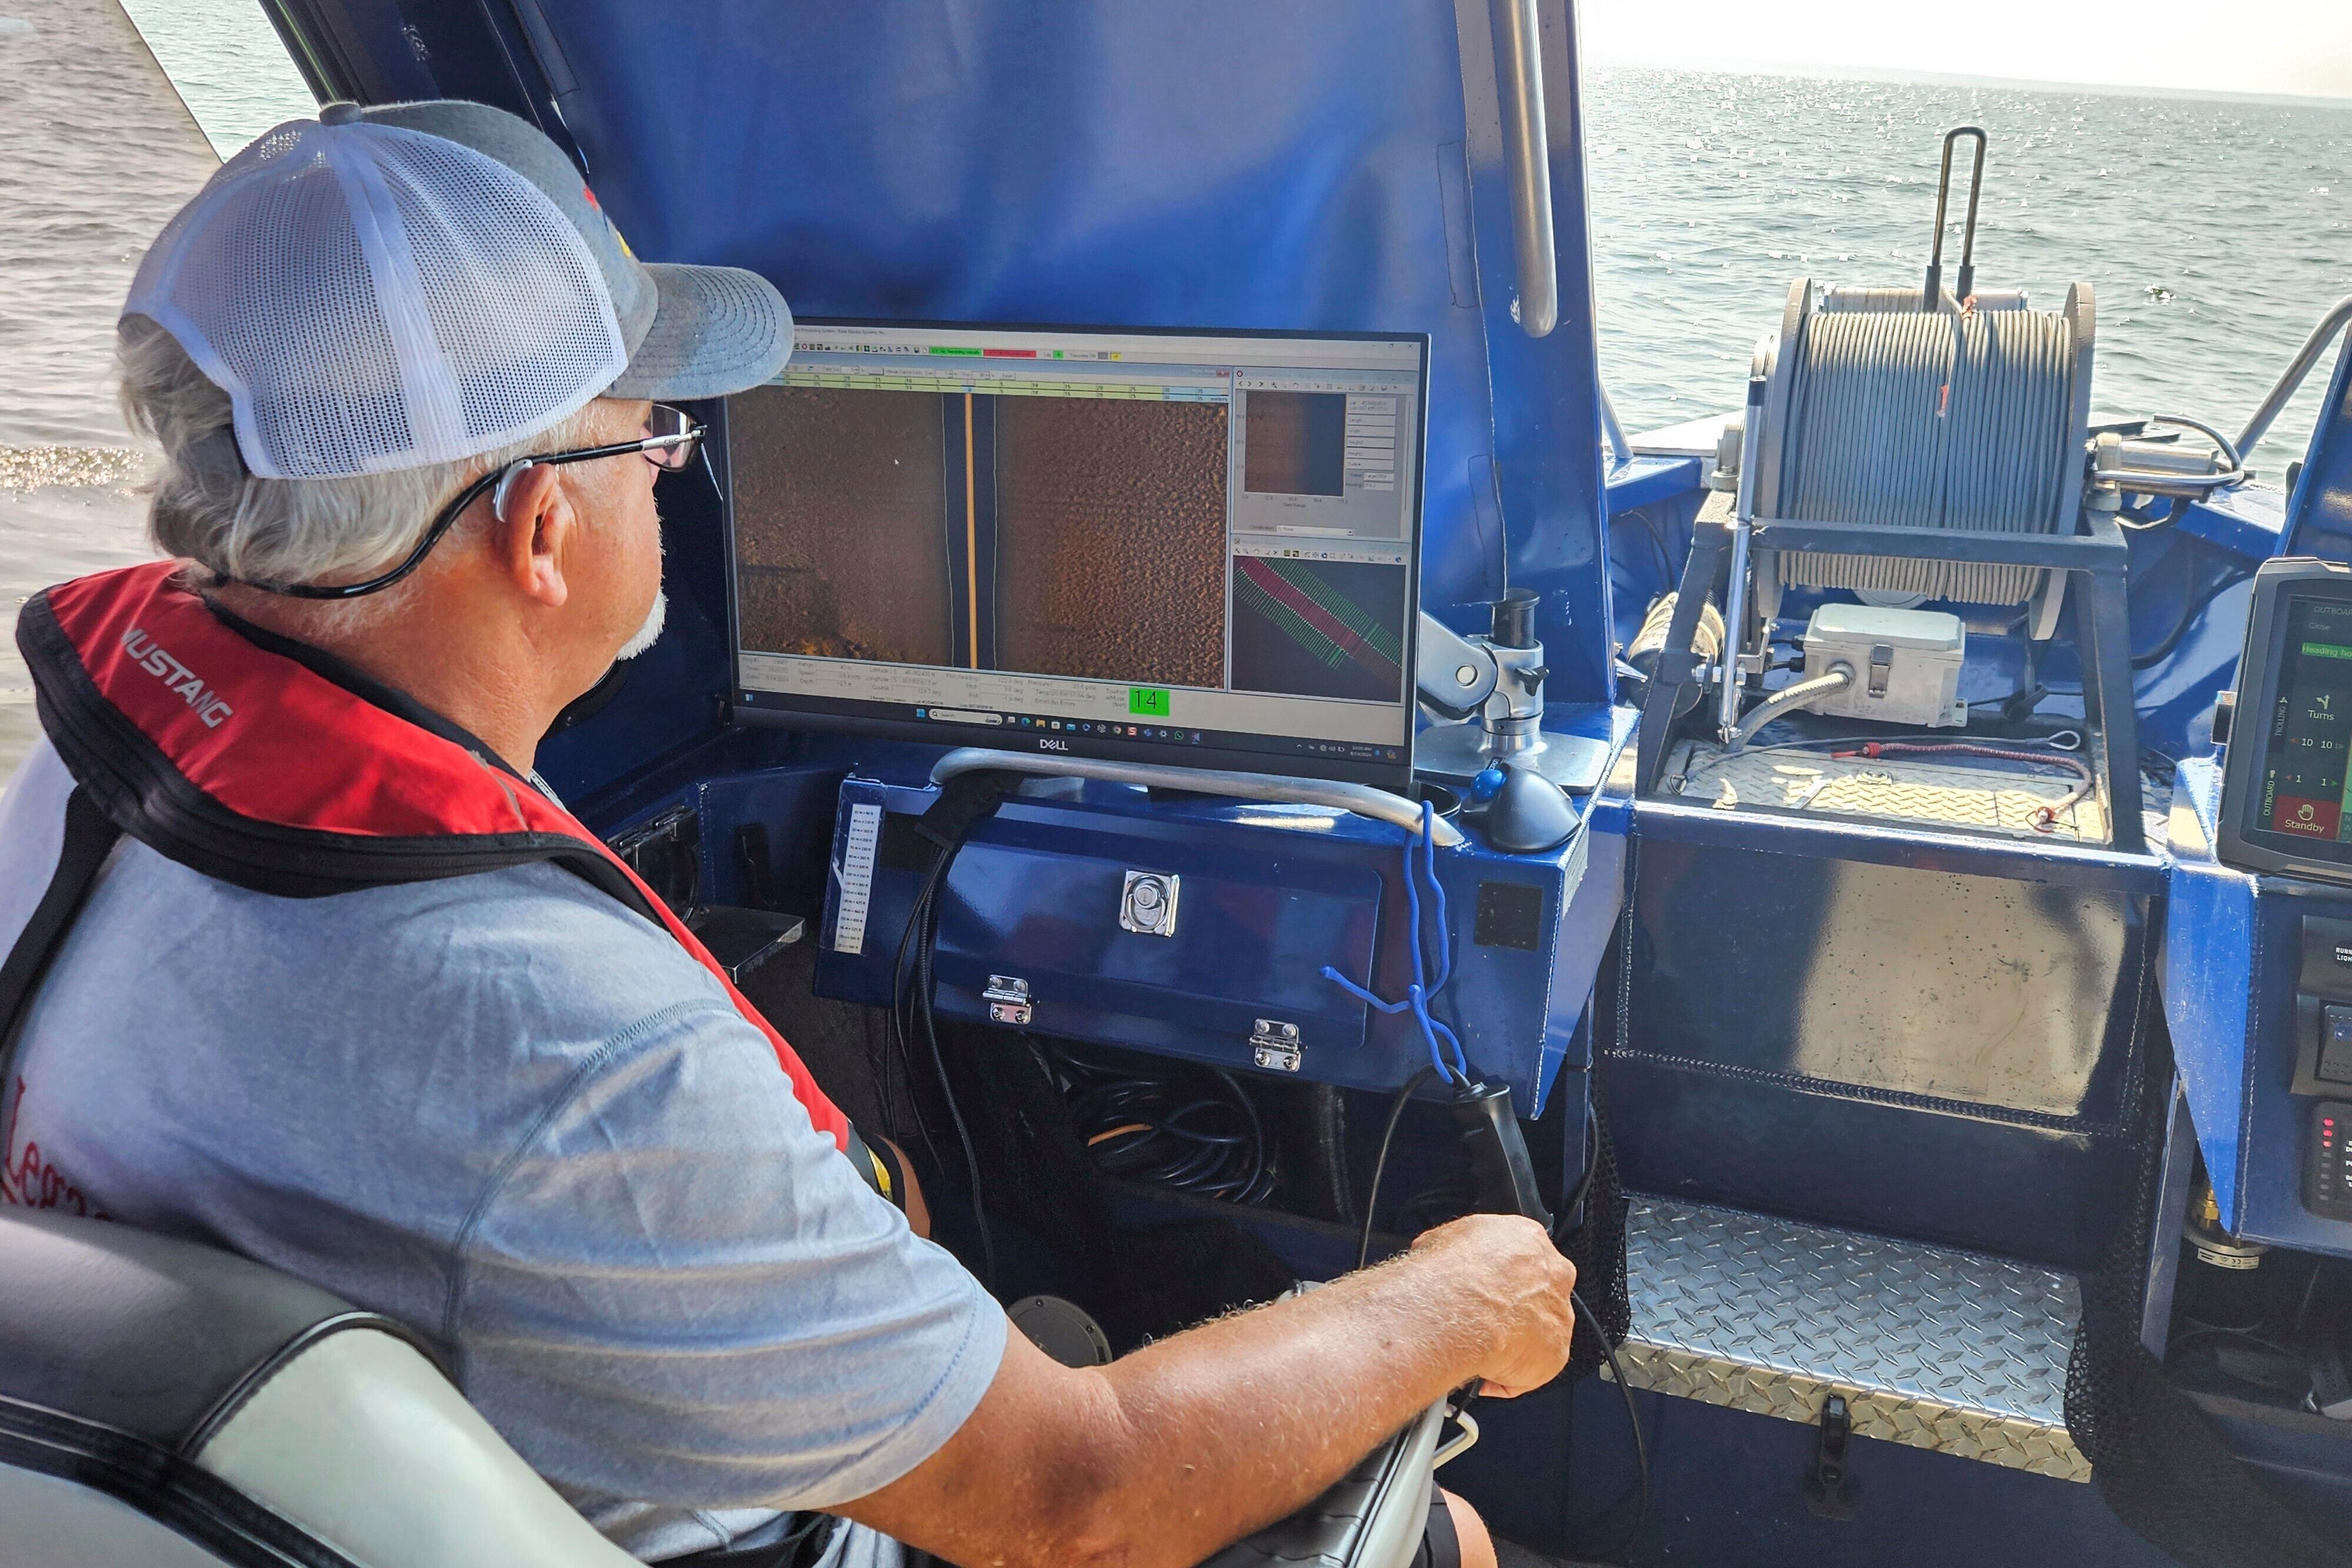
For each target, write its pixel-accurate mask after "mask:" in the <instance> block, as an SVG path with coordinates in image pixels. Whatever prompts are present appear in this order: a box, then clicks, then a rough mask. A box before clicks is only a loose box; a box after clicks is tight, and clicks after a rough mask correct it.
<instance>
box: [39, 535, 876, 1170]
mask: <svg viewBox="0 0 2352 1568" xmlns="http://www.w3.org/2000/svg"><path fill="white" fill-rule="evenodd" d="M16 646H17V647H18V648H19V649H21V650H22V652H23V653H24V656H25V661H26V664H27V665H28V666H30V667H31V669H32V675H33V683H34V691H35V696H36V699H37V702H38V705H39V710H40V718H41V726H42V728H43V729H44V730H45V731H47V733H48V737H49V741H50V742H51V744H53V745H55V746H56V747H57V750H58V755H59V757H60V758H62V759H63V761H64V763H65V765H66V769H67V771H68V773H71V774H72V775H73V778H74V782H75V785H76V788H75V791H74V799H73V800H72V801H71V802H69V804H68V812H67V816H68V823H67V835H66V847H65V851H64V855H63V857H62V859H61V863H60V865H59V868H58V875H57V878H56V879H54V880H53V882H52V884H51V892H50V896H49V897H47V898H45V899H44V900H42V905H41V907H40V908H39V909H38V910H36V912H35V914H34V917H33V920H32V921H31V922H30V924H29V925H28V927H27V929H26V932H25V934H24V936H23V937H21V938H20V939H19V940H18V942H17V944H16V949H15V950H14V951H13V952H11V953H10V954H9V957H8V959H7V961H6V963H5V965H0V1003H6V1002H12V1001H13V1002H14V1003H16V1005H19V1006H20V1005H22V1004H23V1003H24V1001H26V999H28V998H29V995H30V993H31V989H32V987H33V986H34V985H36V984H37V983H38V980H39V977H40V972H41V971H42V970H43V969H45V968H46V966H47V957H48V953H49V952H52V951H54V949H55V946H56V944H57V941H58V938H59V937H61V935H62V933H63V931H64V929H65V928H66V926H68V924H70V922H71V921H72V919H73V917H74V915H75V914H76V913H77V912H78V911H79V905H80V902H81V900H82V898H83V897H84V896H85V895H86V894H87V891H88V886H89V882H90V881H91V880H93V879H94V878H95V874H96V870H97V862H98V861H100V860H102V859H103V858H104V851H105V848H106V847H108V846H110V845H111V843H112V842H113V838H114V837H115V835H117V834H124V835H128V836H129V837H132V838H135V839H137V840H138V841H139V842H140V843H142V844H144V845H146V846H147V847H149V848H151V849H153V850H154V851H155V852H156V853H158V854H160V855H163V856H164V857H165V858H169V859H172V860H175V861H177V862H179V863H180V864H181V865H184V866H186V867H188V868H191V869H193V870H195V871H199V872H201V873H203V874H204V875H205V876H207V877H212V878H215V879H218V880H221V881H224V882H228V883H230V884H232V885H234V886H236V887H239V888H244V889H249V890H251V891H254V892H257V893H268V894H274V895H277V896H279V897H284V898H319V897H323V896H326V895H329V894H333V893H341V892H351V891H355V890H357V889H362V888H373V887H384V886H388V885H392V884H397V883H404V882H417V881H425V880H430V879H436V878H442V877H459V876H464V875H467V874H468V873H470V872H476V871H487V870H494V869H498V868H503V867H508V866H519V865H523V864H526V863H529V862H531V861H537V860H547V861H552V862H554V863H555V864H557V865H560V866H562V867H563V868H565V869H567V870H570V871H572V872H574V873H576V874H577V875H578V876H580V877H581V878H582V879H584V880H586V881H588V882H589V883H591V884H593V886H595V887H597V888H598V889H602V890H603V891H604V892H606V893H609V894H611V895H612V896H613V897H614V898H615V899H617V900H620V901H621V902H622V903H623V904H625V905H626V906H627V907H628V908H630V909H633V910H636V911H637V912H638V913H639V914H641V915H644V916H645V917H646V919H648V920H653V921H659V922H660V923H661V924H662V925H663V926H664V927H666V928H667V930H668V931H669V933H670V935H672V936H673V937H675V938H677V942H678V943H679V945H680V946H682V947H684V948H685V949H686V951H687V952H689V953H691V954H692V955H693V956H694V958H695V960H696V962H697V963H700V964H701V965H702V966H703V967H704V968H706V969H708V970H709V971H710V973H712V974H713V975H715V976H717V977H718V980H719V984H721V985H723V986H725V987H726V988H727V994H728V996H729V998H730V1000H731V1001H733V1003H734V1004H735V1007H736V1010H737V1011H738V1012H740V1013H741V1014H742V1015H743V1017H744V1020H745V1021H746V1022H748V1023H749V1024H751V1026H752V1027H754V1028H756V1029H758V1030H759V1031H760V1032H761V1034H763V1035H765V1036H766V1037H768V1039H769V1041H770V1043H771V1044H772V1045H773V1046H774V1047H775V1051H776V1060H777V1062H778V1063H779V1064H781V1065H782V1068H783V1070H784V1073H785V1076H786V1077H788V1078H789V1079H791V1080H792V1086H793V1095H794V1097H795V1098H796V1099H798V1100H799V1101H800V1102H801V1104H802V1106H803V1107H804V1108H805V1109H806V1110H807V1111H808V1114H809V1120H810V1121H812V1122H814V1124H815V1126H816V1128H817V1130H818V1131H821V1132H824V1133H825V1134H826V1135H827V1136H829V1137H831V1138H832V1139H833V1140H834V1142H835V1144H836V1145H837V1146H839V1147H840V1148H841V1149H842V1150H843V1151H844V1152H851V1151H852V1148H853V1141H854V1138H855V1135H854V1134H853V1133H852V1132H851V1131H850V1127H849V1122H848V1120H847V1119H846V1118H845V1117H844V1116H843V1115H842V1113H841V1112H840V1110H837V1109H835V1106H834V1104H833V1102H832V1101H831V1100H828V1099H827V1098H825V1095H824V1091H823V1090H822V1089H818V1088H817V1086H816V1083H815V1080H814V1079H812V1078H811V1077H810V1076H809V1071H808V1068H806V1067H804V1066H803V1065H802V1062H801V1059H800V1058H799V1057H798V1056H797V1055H796V1054H794V1052H793V1048H792V1047H791V1046H789V1045H787V1044H786V1043H785V1041H784V1038H783V1037H782V1035H780V1034H778V1033H777V1032H776V1030H775V1028H774V1026H772V1025H771V1024H769V1022H768V1021H767V1020H766V1019H765V1018H763V1017H761V1016H760V1013H759V1010H758V1009H757V1008H755V1007H753V1006H752V1005H751V1004H750V1003H749V1002H748V1001H746V1000H744V998H743V995H742V994H741V993H740V992H739V991H737V990H736V989H735V986H734V984H733V983H732V982H730V980H729V979H728V978H727V974H726V972H725V971H724V970H722V969H721V968H720V967H719V963H718V961H717V960H715V959H713V958H712V957H711V956H710V953H709V950H708V949H706V948H705V947H704V946H703V945H702V943H701V942H699V941H698V940H697V939H696V937H695V935H694V933H693V932H692V931H688V929H687V928H686V925H685V924H684V922H682V921H680V920H679V919H678V918H677V915H676V914H674V913H672V912H671V910H670V909H669V908H668V906H667V905H666V904H664V903H663V902H662V900H660V899H658V898H656V896H655V895H654V893H653V892H652V890H651V889H648V888H647V887H646V885H645V883H644V882H642V881H641V880H639V879H638V878H637V875H636V873H635V872H634V871H632V870H630V869H629V868H628V867H627V866H626V865H625V864H624V863H623V862H622V861H621V859H620V858H618V857H617V856H615V855H614V853H613V852H612V850H610V849H609V848H607V847H605V846H604V843H603V841H601V840H600V839H598V838H597V837H596V836H595V835H594V834H593V833H591V832H589V831H588V829H587V828H585V827H583V826H581V824H580V823H579V822H578V821H577V820H575V819H574V818H573V817H572V814H571V813H569V812H567V811H565V810H564V809H563V808H562V806H560V805H556V804H555V803H554V802H553V801H551V800H550V799H549V798H548V797H547V796H546V795H542V794H541V793H540V792H539V790H537V789H536V788H534V787H532V786H531V784H529V783H528V782H527V781H525V780H524V779H522V778H520V776H518V775H517V774H515V773H512V772H511V771H509V769H508V768H507V767H506V766H505V765H504V764H503V763H500V762H499V761H498V760H497V759H496V758H495V757H493V756H492V755H490V754H489V752H488V748H487V747H483V746H481V745H480V744H479V743H478V742H472V741H471V738H470V737H468V736H467V735H465V733H464V732H463V731H458V730H456V729H455V727H454V726H450V725H448V724H446V721H440V720H438V719H437V718H436V716H435V715H433V714H431V713H429V712H427V711H425V710H423V709H421V708H418V707H416V705H415V704H414V703H411V702H409V701H408V700H406V699H404V698H403V697H401V696H400V695H399V694H398V693H395V692H390V691H388V690H383V689H375V690H373V691H372V692H371V694H370V695H369V696H362V695H361V694H360V692H359V691H358V690H355V689H353V688H354V687H361V688H366V687H368V686H370V685H371V684H372V683H368V682H367V681H366V680H365V678H364V677H360V676H358V675H357V673H356V672H355V671H349V670H345V669H341V668H338V662H339V661H335V660H333V659H331V658H330V657H329V656H327V655H324V654H320V653H319V652H318V651H317V650H315V649H311V648H308V647H303V646H302V645H300V644H297V643H291V642H288V641H286V640H285V639H283V638H279V637H272V636H270V635H269V634H268V633H267V632H263V631H260V630H259V629H258V628H255V627H237V626H232V625H231V624H230V618H229V617H227V616H226V613H225V612H223V611H221V610H219V609H217V608H216V607H215V606H214V605H208V604H206V603H205V601H204V599H202V598H201V597H199V596H198V595H196V594H195V593H194V592H193V591H191V590H190V589H189V588H188V587H187V586H186V585H185V584H184V583H183V582H182V581H181V580H180V568H179V566H178V565H177V563H173V562H168V561H163V562H156V563H152V564H150V565H144V566H132V567H127V568H124V569H122V570H120V571H114V572H101V573H99V574H96V575H94V576H89V577H82V578H78V579H76V580H75V581H73V582H70V583H67V584H61V585H59V586H58V587H55V588H50V589H47V590H46V591H45V592H43V593H40V594H37V595H34V596H33V598H32V599H31V600H30V601H29V602H27V603H26V605H25V608H24V611H23V614H22V615H21V616H19V617H18V620H17V624H16ZM324 671H332V675H333V678H331V675H330V674H329V673H323V672H324ZM371 698H373V700H371ZM85 862H86V864H83V863H85ZM77 878H78V879H79V882H80V886H79V887H73V886H70V885H69V884H71V883H73V882H74V881H75V880H76V879H77ZM15 1011H16V1008H15V1007H0V1014H5V1013H14V1012H15ZM859 1152H862V1151H859ZM853 1157H854V1155H853Z"/></svg>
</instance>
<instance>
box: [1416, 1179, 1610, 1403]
mask: <svg viewBox="0 0 2352 1568" xmlns="http://www.w3.org/2000/svg"><path fill="white" fill-rule="evenodd" d="M1412 1251H1413V1254H1414V1255H1415V1256H1421V1255H1423V1254H1426V1255H1429V1256H1431V1257H1433V1258H1441V1259H1443V1260H1444V1264H1445V1266H1446V1267H1447V1268H1448V1269H1449V1270H1451V1271H1452V1272H1453V1273H1454V1275H1455V1277H1456V1279H1457V1281H1458V1282H1457V1283H1456V1285H1455V1286H1454V1289H1457V1290H1459V1291H1461V1292H1462V1294H1463V1296H1464V1297H1465V1309H1467V1308H1468V1307H1469V1303H1470V1302H1472V1301H1475V1302H1477V1303H1478V1304H1479V1306H1480V1307H1481V1308H1483V1310H1484V1311H1485V1312H1486V1315H1487V1316H1488V1317H1489V1318H1490V1320H1491V1321H1493V1323H1494V1324H1495V1334H1494V1338H1493V1340H1492V1342H1491V1343H1492V1351H1491V1353H1490V1354H1489V1355H1488V1357H1487V1358H1486V1360H1484V1361H1483V1362H1482V1363H1480V1365H1479V1367H1478V1376H1479V1377H1480V1378H1481V1379H1482V1380H1483V1384H1484V1386H1483V1387H1482V1389H1481V1390H1480V1392H1482V1393H1484V1394H1489V1395H1491V1396H1493V1397H1495V1398H1497V1399H1513V1398H1516V1397H1517V1396H1518V1395H1520V1394H1525V1393H1527V1392H1528V1390H1530V1389H1536V1388H1541V1387H1542V1386H1543V1385H1544V1384H1547V1383H1549V1382H1550V1381H1551V1380H1552V1379H1553V1378H1555V1377H1558V1376H1559V1372H1560V1368H1562V1367H1564V1366H1566V1365H1567V1364H1568V1351H1569V1340H1570V1336H1571V1335H1572V1334H1573V1333H1574V1331H1575V1329H1576V1311H1575V1309H1574V1308H1573V1307H1572V1306H1571V1305H1570V1302H1569V1292H1570V1290H1572V1289H1575V1288H1576V1265H1575V1264H1573V1263H1570V1261H1569V1260H1568V1259H1567V1258H1563V1257H1561V1256H1560V1253H1559V1248H1558V1247H1554V1246H1553V1245H1552V1244H1551V1237H1549V1236H1546V1235H1545V1234H1544V1229H1543V1226H1539V1225H1538V1224H1537V1223H1536V1222H1535V1221H1533V1220H1531V1219H1523V1218H1521V1217H1520V1216H1519V1215H1501V1214H1474V1215H1465V1216H1464V1217H1462V1218H1461V1219H1457V1220H1454V1221H1453V1222H1452V1223H1451V1224H1448V1225H1441V1226H1438V1227H1437V1228H1436V1229H1434V1230H1425V1231H1423V1232H1422V1233H1421V1234H1420V1235H1419V1236H1417V1237H1414V1238H1413V1243H1412Z"/></svg>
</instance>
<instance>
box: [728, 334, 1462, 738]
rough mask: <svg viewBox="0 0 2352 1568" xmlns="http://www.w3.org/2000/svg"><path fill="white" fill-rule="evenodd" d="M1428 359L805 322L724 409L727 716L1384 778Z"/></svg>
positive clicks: (1175, 338)
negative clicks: (777, 360) (766, 374)
mask: <svg viewBox="0 0 2352 1568" xmlns="http://www.w3.org/2000/svg"><path fill="white" fill-rule="evenodd" d="M1427 372H1428V341H1427V340H1426V339H1425V338H1423V337H1419V336H1412V335H1399V336H1344V335H1321V336H1308V335H1304V334H1288V333H1250V332H1204V333H1183V332H1163V331H1141V330H1135V329H1071V328H1053V329H1029V328H1006V327H977V326H965V327H951V326H924V325H917V324H909V323H905V322H894V323H879V324H877V323H851V322H838V321H832V322H826V321H803V322H801V323H799V324H798V326H797V327H796V329H795V342H794V347H793V358H792V362H791V363H790V364H788V365H787V366H786V367H785V369H784V371H783V374H782V375H780V376H779V377H778V378H777V379H776V381H775V382H774V383H772V384H770V385H767V386H762V387H757V388H754V389H752V390H751V391H750V392H746V393H742V394H740V395H737V396H735V397H733V398H730V399H729V401H728V405H727V411H726V416H725V418H726V447H727V456H728V465H729V469H730V485H729V489H730V506H731V509H732V529H731V534H732V545H733V571H734V577H735V616H736V665H737V689H736V691H735V693H734V695H735V699H736V712H737V716H738V718H739V719H742V720H745V721H751V722H761V721H766V722H777V723H787V724H793V725H798V726H803V727H816V728H848V729H857V730H863V731H873V732H880V733H889V734H898V735H903V736H906V737H908V738H913V739H920V740H928V741H933V742H940V743H945V744H955V745H987V746H996V747H1003V748H1007V749H1016V750H1022V751H1045V752H1067V753H1070V754H1073V755H1089V756H1097V757H1112V758H1120V759H1127V760H1133V761H1146V762H1157V763H1182V764H1188V765H1197V766H1204V767H1223V768H1241V769H1246V770H1250V771H1255V772H1260V773H1288V774H1307V775H1314V776H1321V777H1332V778H1344V779H1356V780H1360V781H1363V782H1367V783H1375V784H1391V785H1396V784H1402V783H1403V782H1404V781H1405V779H1406V778H1407V776H1408V775H1409V773H1410V771H1411V766H1412V721H1413V711H1414V696H1413V683H1412V658H1413V630H1414V620H1415V616H1414V610H1415V607H1416V605H1417V604H1418V571H1419V559H1420V550H1421V454H1422V435H1423V408H1424V405H1425V403H1426V392H1427V378H1428V377H1427Z"/></svg>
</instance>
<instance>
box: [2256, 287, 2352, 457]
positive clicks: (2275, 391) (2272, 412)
mask: <svg viewBox="0 0 2352 1568" xmlns="http://www.w3.org/2000/svg"><path fill="white" fill-rule="evenodd" d="M2347 327H2352V294H2347V295H2345V296H2344V298H2342V299H2341V300H2336V303H2335V305H2334V306H2333V307H2332V308H2331V309H2330V310H2328V312H2327V314H2326V315H2325V316H2322V317H2321V318H2320V319H2319V325H2317V326H2315V327H2314V328H2312V329H2311V336H2309V337H2307V338H2305V339H2304V340H2303V347H2301V348H2299V349H2297V350H2295V352H2294V359H2293V360H2291V361H2290V362H2288V364H2287V367H2286V374H2284V375H2282V376H2280V377H2279V379H2278V384H2277V385H2276V386H2273V387H2272V388H2271V395H2269V396H2268V397H2265V398H2263V404H2262V406H2261V407H2259V408H2257V409H2255V410H2254V416H2253V417H2252V419H2249V420H2247V421H2246V427H2245V429H2243V430H2242V431H2240V432H2239V434H2238V451H2239V452H2240V453H2241V454H2242V455H2250V454H2252V451H2253V449H2254V443H2255V442H2257V441H2259V440H2261V439H2262V438H2263V437H2264V436H2266V435H2268V434H2269V433H2270V427H2271V426H2272V424H2273V422H2275V421H2276V420H2277V418H2278V416H2279V412H2280V411H2281V410H2282V409H2284V407H2286V405H2287V402H2288V400H2289V399H2291V398H2292V397H2294V395H2295V394H2296V393H2297V392H2298V391H2300V390H2302V387H2303V383H2304V379H2305V377H2306V376H2308V375H2310V374H2311V367H2312V366H2313V365H2315V364H2317V363H2319V356H2320V355H2321V354H2323V353H2326V352H2327V342H2328V340H2329V339H2331V338H2333V337H2334V336H2335V335H2336V333H2337V332H2338V331H2345V329H2346V328H2347ZM2346 342H2347V344H2352V332H2347V337H2346Z"/></svg>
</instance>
